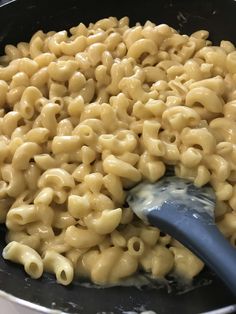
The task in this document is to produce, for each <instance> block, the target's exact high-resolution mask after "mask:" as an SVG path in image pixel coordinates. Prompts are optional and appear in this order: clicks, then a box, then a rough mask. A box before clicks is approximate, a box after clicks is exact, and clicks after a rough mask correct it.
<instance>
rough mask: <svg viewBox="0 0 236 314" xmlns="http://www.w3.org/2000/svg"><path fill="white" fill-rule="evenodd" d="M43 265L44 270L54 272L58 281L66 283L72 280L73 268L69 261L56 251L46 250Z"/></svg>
mask: <svg viewBox="0 0 236 314" xmlns="http://www.w3.org/2000/svg"><path fill="white" fill-rule="evenodd" d="M43 266H44V269H45V270H46V271H49V272H53V273H55V275H56V278H57V282H58V283H61V284H63V285H68V284H69V283H71V281H72V280H73V277H74V270H73V266H72V263H71V261H70V260H69V259H67V258H66V257H65V256H63V255H61V254H59V253H57V252H53V251H46V252H45V255H44V257H43Z"/></svg>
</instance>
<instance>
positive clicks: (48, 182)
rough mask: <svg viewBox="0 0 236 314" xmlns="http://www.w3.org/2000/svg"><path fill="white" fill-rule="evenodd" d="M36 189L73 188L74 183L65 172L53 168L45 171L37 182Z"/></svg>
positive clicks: (70, 176)
mask: <svg viewBox="0 0 236 314" xmlns="http://www.w3.org/2000/svg"><path fill="white" fill-rule="evenodd" d="M38 187H39V188H44V187H52V188H55V187H57V188H59V189H60V188H62V189H63V188H70V189H72V188H74V187H75V182H74V179H73V177H72V175H70V174H69V173H68V172H67V171H66V170H64V169H60V168H53V169H48V170H46V171H45V172H44V173H43V174H42V176H41V177H40V179H39V181H38Z"/></svg>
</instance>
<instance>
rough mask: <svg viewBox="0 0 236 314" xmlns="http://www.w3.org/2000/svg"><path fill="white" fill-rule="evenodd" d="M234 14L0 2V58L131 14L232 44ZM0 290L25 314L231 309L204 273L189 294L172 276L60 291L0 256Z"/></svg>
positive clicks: (219, 8)
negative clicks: (49, 36)
mask: <svg viewBox="0 0 236 314" xmlns="http://www.w3.org/2000/svg"><path fill="white" fill-rule="evenodd" d="M235 15H236V1H233V0H224V1H223V0H208V1H206V0H192V1H188V0H176V1H175V0H156V1H155V0H145V1H144V0H142V1H139V0H136V1H123V0H119V1H115V0H114V1H111V0H100V1H96V0H90V1H85V0H84V1H81V0H66V1H58V0H50V1H45V0H41V1H37V0H16V1H5V0H4V1H0V55H1V54H2V53H3V48H4V46H5V45H6V44H8V43H12V44H15V43H17V42H19V41H27V40H29V39H30V37H31V36H32V34H33V33H34V32H36V31H37V30H39V29H42V30H44V31H50V30H62V29H69V28H70V27H72V26H74V25H77V24H78V23H79V22H83V23H85V24H88V23H90V22H95V21H97V20H99V19H101V18H103V17H108V16H116V17H118V18H121V17H123V16H129V18H130V23H131V25H132V24H134V23H136V22H141V23H144V22H145V21H146V20H151V21H153V22H154V23H156V24H160V23H166V24H169V25H170V26H172V27H174V28H175V29H177V30H178V31H180V32H181V33H182V34H184V33H185V34H191V33H192V32H194V31H196V30H199V29H206V30H208V31H209V32H210V34H211V35H210V39H211V40H212V41H213V42H214V43H215V44H218V43H219V42H220V40H222V39H226V40H230V41H233V42H236V32H235V27H236V22H235ZM5 232H6V230H5V227H4V226H3V225H2V226H1V228H0V252H1V251H2V250H3V248H4V246H5V241H4V238H5ZM0 289H1V292H0V296H1V297H2V298H3V299H4V300H5V301H7V300H8V301H9V302H14V303H15V304H16V303H17V304H19V305H21V306H22V305H23V306H24V307H26V308H28V311H29V312H27V309H26V308H25V313H33V312H30V310H29V309H31V311H33V309H34V310H35V311H39V312H40V313H50V312H51V311H52V310H56V313H60V312H63V313H80V314H94V313H98V314H99V313H100V314H102V313H104V314H105V313H107V314H112V313H114V314H116V313H117V314H118V313H127V314H128V313H141V312H142V311H154V313H158V314H172V313H177V314H195V313H203V312H208V311H213V310H216V309H219V308H222V310H218V311H216V312H214V313H233V312H234V310H235V308H234V307H233V306H230V305H231V304H233V303H235V299H234V298H233V296H232V295H231V293H230V292H229V291H228V290H227V288H226V287H225V286H224V285H223V284H222V282H220V281H219V279H218V278H217V276H216V275H215V274H214V273H212V272H210V271H209V270H208V269H205V270H204V271H203V272H202V273H201V274H200V275H199V276H198V277H197V278H196V279H195V280H194V282H193V284H192V286H191V287H188V289H187V290H188V291H184V289H183V288H179V287H178V284H176V282H175V280H173V279H172V278H169V282H168V283H167V284H165V285H156V284H153V283H150V284H149V285H147V286H144V287H142V288H140V287H139V288H138V287H134V286H117V287H109V288H101V287H100V288H99V287H96V286H95V285H92V284H91V283H89V282H78V281H74V282H73V283H72V284H71V285H69V286H68V287H64V286H61V285H58V284H57V283H56V282H55V280H54V278H53V277H52V276H51V275H50V274H45V275H44V276H43V277H42V278H41V279H40V280H33V279H31V278H29V277H28V276H27V275H26V274H25V273H24V271H23V270H22V267H19V266H18V265H16V264H13V263H11V262H8V261H5V260H3V259H2V258H1V257H0ZM185 290H186V289H185ZM8 301H7V302H8ZM58 311H59V312H58ZM0 312H1V309H0ZM1 313H2V312H1ZM34 313H35V312H34ZM53 313H54V311H53Z"/></svg>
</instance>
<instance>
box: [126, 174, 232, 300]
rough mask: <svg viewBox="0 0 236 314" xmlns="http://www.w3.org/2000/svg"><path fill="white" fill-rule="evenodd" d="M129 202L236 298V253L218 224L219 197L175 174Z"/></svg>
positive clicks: (139, 190)
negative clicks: (203, 264)
mask: <svg viewBox="0 0 236 314" xmlns="http://www.w3.org/2000/svg"><path fill="white" fill-rule="evenodd" d="M127 202H128V204H129V206H130V207H131V208H132V210H133V211H134V212H135V214H136V215H137V216H138V217H139V218H141V219H142V220H143V221H146V222H148V223H149V224H151V225H153V226H155V227H158V228H159V229H161V230H162V231H164V232H166V233H168V234H169V235H171V236H173V237H174V238H175V239H177V240H178V241H180V242H181V243H182V244H183V245H185V246H186V247H187V248H189V249H190V250H191V251H192V252H194V253H195V254H196V255H197V256H198V257H199V258H200V259H202V260H203V261H204V262H205V263H206V264H207V265H208V266H209V267H210V268H211V269H212V270H213V271H214V272H215V273H216V274H217V275H218V276H219V277H220V278H221V279H222V280H223V281H224V282H225V284H226V285H227V286H228V287H229V289H230V290H231V291H232V292H233V293H234V294H235V295H236V249H235V248H233V246H231V245H230V243H229V242H228V241H227V240H226V239H225V238H224V237H223V235H222V234H221V233H220V231H219V230H218V228H217V226H216V225H215V222H214V207H215V195H214V192H213V190H212V188H211V187H210V186H204V187H201V188H198V187H196V186H194V184H193V183H192V182H190V181H188V180H185V179H181V178H178V177H176V176H174V174H173V173H171V172H168V173H166V175H165V176H164V177H163V178H162V179H161V180H159V181H158V182H156V183H154V184H150V183H148V182H142V183H140V184H138V185H137V186H135V187H134V188H133V189H131V190H130V191H129V193H128V197H127Z"/></svg>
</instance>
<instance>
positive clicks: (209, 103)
mask: <svg viewBox="0 0 236 314" xmlns="http://www.w3.org/2000/svg"><path fill="white" fill-rule="evenodd" d="M185 103H186V106H189V107H192V106H193V105H194V104H196V103H198V104H201V105H202V106H203V107H204V108H206V109H207V110H208V111H210V112H215V113H218V112H222V109H223V103H222V100H221V99H220V98H219V97H218V96H217V94H216V93H215V92H214V91H212V90H211V89H209V88H207V87H195V88H193V89H191V90H190V91H189V92H188V93H187V95H186V100H185Z"/></svg>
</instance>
